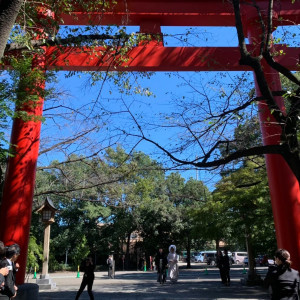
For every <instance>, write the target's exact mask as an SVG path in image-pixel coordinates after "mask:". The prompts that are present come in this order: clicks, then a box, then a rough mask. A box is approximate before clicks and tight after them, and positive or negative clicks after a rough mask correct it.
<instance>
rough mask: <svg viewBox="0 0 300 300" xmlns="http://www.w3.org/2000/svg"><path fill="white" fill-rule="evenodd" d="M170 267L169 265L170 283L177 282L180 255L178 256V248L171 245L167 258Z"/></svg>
mask: <svg viewBox="0 0 300 300" xmlns="http://www.w3.org/2000/svg"><path fill="white" fill-rule="evenodd" d="M167 260H168V265H169V278H170V281H171V282H172V283H173V282H176V281H177V280H178V275H179V271H178V255H177V254H176V246H175V245H171V246H170V247H169V254H168V257H167Z"/></svg>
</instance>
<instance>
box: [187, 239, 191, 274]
mask: <svg viewBox="0 0 300 300" xmlns="http://www.w3.org/2000/svg"><path fill="white" fill-rule="evenodd" d="M186 267H187V268H188V269H190V268H191V240H190V235H189V234H188V236H187V245H186Z"/></svg>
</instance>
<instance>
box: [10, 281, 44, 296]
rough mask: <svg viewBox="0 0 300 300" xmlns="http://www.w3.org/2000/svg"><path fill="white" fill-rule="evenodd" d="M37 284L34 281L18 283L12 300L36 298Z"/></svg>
mask: <svg viewBox="0 0 300 300" xmlns="http://www.w3.org/2000/svg"><path fill="white" fill-rule="evenodd" d="M38 299H39V286H38V285H37V284H35V283H24V284H21V285H18V292H17V296H16V298H14V300H38Z"/></svg>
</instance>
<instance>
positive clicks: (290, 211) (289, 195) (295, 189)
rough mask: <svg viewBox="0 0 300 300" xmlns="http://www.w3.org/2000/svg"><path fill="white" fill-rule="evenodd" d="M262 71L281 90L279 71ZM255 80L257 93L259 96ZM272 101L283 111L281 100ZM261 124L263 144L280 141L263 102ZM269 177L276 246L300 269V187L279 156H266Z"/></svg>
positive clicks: (252, 34) (252, 35)
mask: <svg viewBox="0 0 300 300" xmlns="http://www.w3.org/2000/svg"><path fill="white" fill-rule="evenodd" d="M249 37H250V41H251V40H253V39H255V38H257V40H259V37H258V31H256V30H254V27H250V28H249ZM264 74H265V77H266V80H267V82H268V85H269V87H270V90H271V91H280V90H281V82H280V77H279V74H278V72H276V71H274V70H273V69H271V68H270V67H269V66H268V65H264ZM255 83H256V94H257V96H261V95H262V94H261V92H260V89H259V86H258V84H257V82H255ZM275 100H276V102H277V104H278V106H279V108H280V109H281V110H282V112H283V113H285V107H284V100H283V98H282V97H275ZM258 111H259V118H260V127H261V132H262V136H263V143H264V145H274V144H278V143H279V142H280V135H281V132H282V131H281V128H280V126H279V125H277V124H276V121H275V119H274V117H273V116H272V114H271V113H270V110H269V108H268V106H267V104H266V103H265V102H260V103H259V110H258ZM265 159H266V167H267V173H268V180H269V188H270V195H271V202H272V210H273V216H274V223H275V230H276V238H277V245H278V248H284V249H287V250H288V251H289V252H290V254H291V260H292V262H293V265H292V267H293V268H295V269H297V270H300V217H299V216H300V187H299V182H298V180H297V178H296V177H295V175H294V173H293V172H292V171H291V169H290V167H289V166H288V164H287V163H286V162H285V160H284V159H283V157H282V156H281V155H277V154H267V155H265Z"/></svg>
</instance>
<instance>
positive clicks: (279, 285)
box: [264, 249, 299, 300]
mask: <svg viewBox="0 0 300 300" xmlns="http://www.w3.org/2000/svg"><path fill="white" fill-rule="evenodd" d="M291 263H292V262H291V260H290V253H289V252H288V251H287V250H285V249H278V250H277V251H276V253H275V264H276V266H270V267H269V269H268V273H267V275H266V277H265V279H264V285H265V287H269V286H270V287H271V290H272V291H271V299H272V300H283V299H284V300H297V299H299V272H298V271H296V270H294V269H292V268H291Z"/></svg>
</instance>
